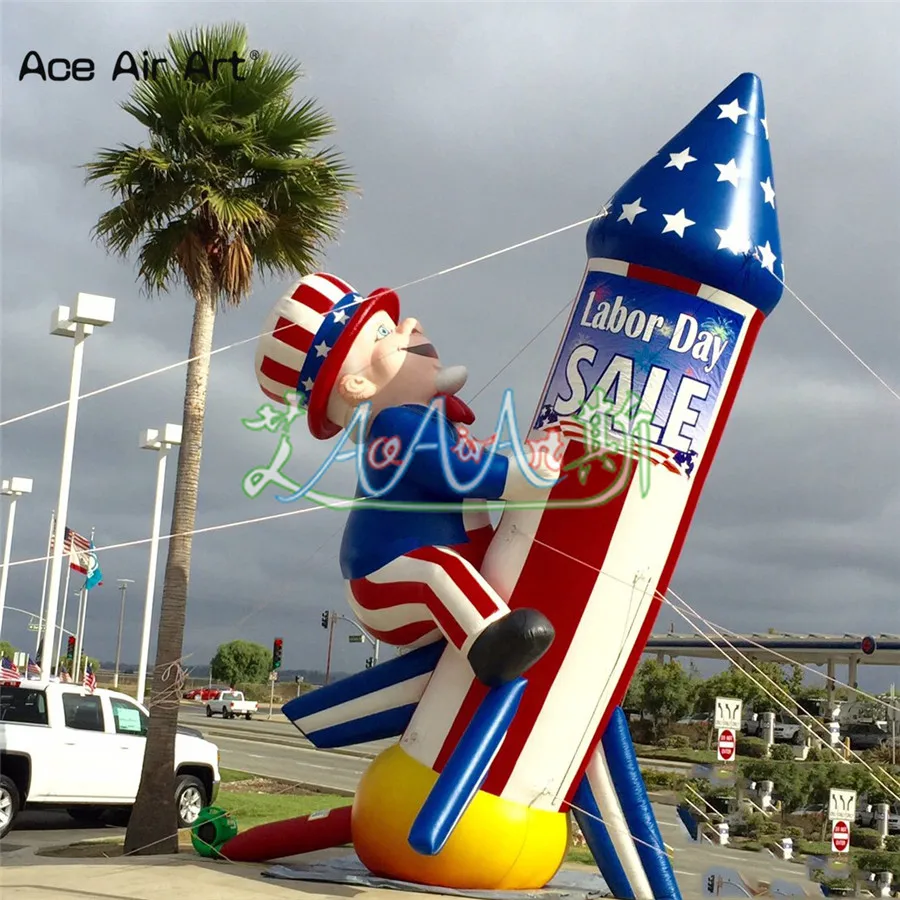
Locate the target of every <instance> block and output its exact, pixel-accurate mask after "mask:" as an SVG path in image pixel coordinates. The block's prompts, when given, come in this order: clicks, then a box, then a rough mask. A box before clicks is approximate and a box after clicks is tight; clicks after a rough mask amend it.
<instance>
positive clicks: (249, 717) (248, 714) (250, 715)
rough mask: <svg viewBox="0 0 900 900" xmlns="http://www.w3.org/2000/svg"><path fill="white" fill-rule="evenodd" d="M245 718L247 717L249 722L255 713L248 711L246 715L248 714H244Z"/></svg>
mask: <svg viewBox="0 0 900 900" xmlns="http://www.w3.org/2000/svg"><path fill="white" fill-rule="evenodd" d="M244 718H245V719H246V720H247V721H248V722H249V721H250V719H252V718H253V714H252V713H247V715H246V716H244Z"/></svg>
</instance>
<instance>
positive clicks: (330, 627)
mask: <svg viewBox="0 0 900 900" xmlns="http://www.w3.org/2000/svg"><path fill="white" fill-rule="evenodd" d="M335 618H336V616H335V614H334V613H329V615H328V655H327V656H326V658H325V684H328V683H329V682H330V681H331V647H332V645H333V644H334V620H335Z"/></svg>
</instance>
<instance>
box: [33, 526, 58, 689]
mask: <svg viewBox="0 0 900 900" xmlns="http://www.w3.org/2000/svg"><path fill="white" fill-rule="evenodd" d="M55 524H56V510H55V509H54V510H53V512H52V513H50V533H49V534H48V535H47V558H46V559H45V560H44V585H43V587H42V588H41V614H40V616H39V617H38V631H37V640H36V641H35V645H34V653H35V660H34V661H35V662H36V663H37V664H38V665H39V666H41V667H43V663H44V661H43V660H40V659H38V658H37V654H38V651H39V650H40V648H41V641H42V640H43V638H44V631H45V628H44V607H45V604H46V602H47V576H48V575H49V574H50V557H51V555H52V548H53V527H54V525H55ZM41 655H42V656H43V654H41ZM50 665H51V666H52V665H53V648H52V647H51V648H50ZM48 671H49V670H48Z"/></svg>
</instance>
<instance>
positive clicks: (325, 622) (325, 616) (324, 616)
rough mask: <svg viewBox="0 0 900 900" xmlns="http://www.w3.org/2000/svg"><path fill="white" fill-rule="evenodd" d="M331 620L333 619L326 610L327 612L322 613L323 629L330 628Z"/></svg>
mask: <svg viewBox="0 0 900 900" xmlns="http://www.w3.org/2000/svg"><path fill="white" fill-rule="evenodd" d="M330 618H331V617H330V615H329V613H328V610H327V609H326V610H325V612H323V613H322V627H323V628H327V627H328V620H329V619H330Z"/></svg>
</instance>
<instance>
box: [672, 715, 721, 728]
mask: <svg viewBox="0 0 900 900" xmlns="http://www.w3.org/2000/svg"><path fill="white" fill-rule="evenodd" d="M712 718H713V717H712V715H711V714H710V713H694V714H693V715H692V716H685V718H683V719H679V720H678V721H677V722H676V723H675V724H676V725H709V724H710V723H711V722H712Z"/></svg>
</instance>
